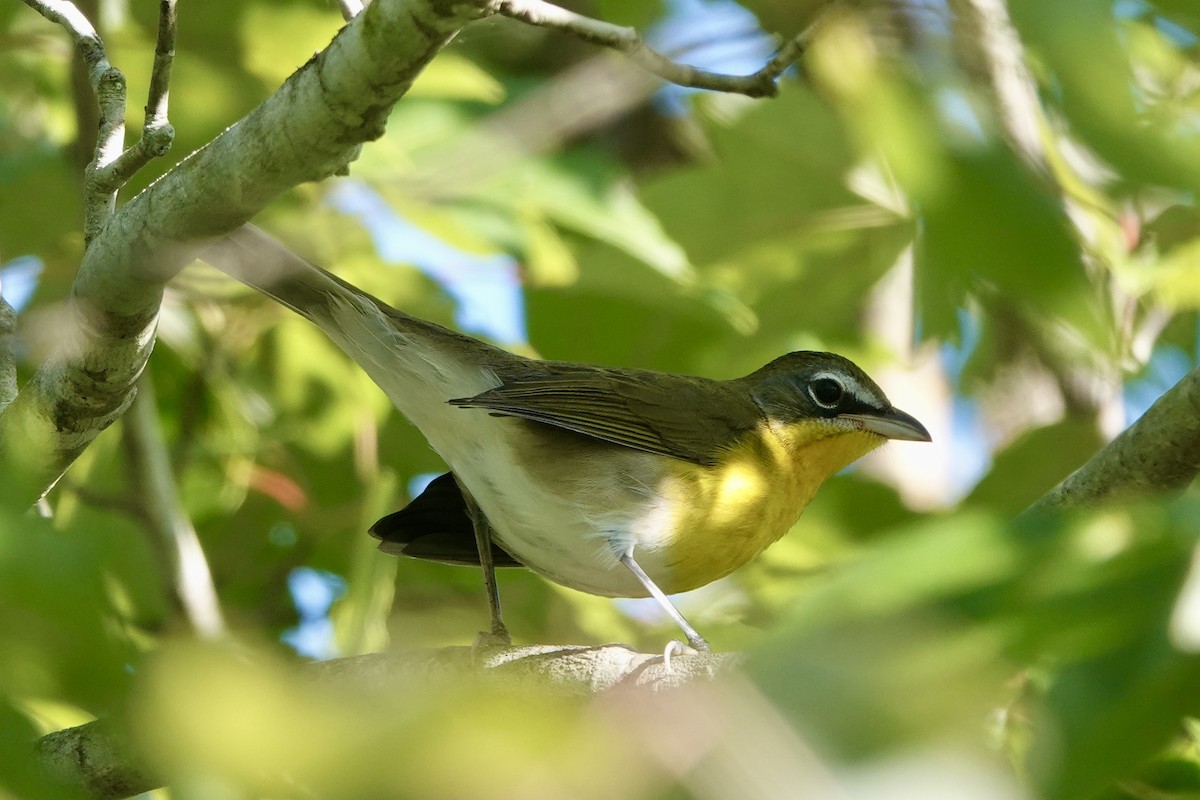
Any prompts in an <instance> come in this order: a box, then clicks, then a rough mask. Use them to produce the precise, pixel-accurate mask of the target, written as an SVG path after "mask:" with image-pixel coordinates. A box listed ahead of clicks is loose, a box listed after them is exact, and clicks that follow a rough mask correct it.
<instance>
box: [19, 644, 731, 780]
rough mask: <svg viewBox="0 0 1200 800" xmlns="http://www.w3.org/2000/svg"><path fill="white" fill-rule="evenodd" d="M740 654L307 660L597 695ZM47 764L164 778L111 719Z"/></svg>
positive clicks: (665, 679) (44, 757)
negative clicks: (141, 757)
mask: <svg viewBox="0 0 1200 800" xmlns="http://www.w3.org/2000/svg"><path fill="white" fill-rule="evenodd" d="M738 658H739V657H738V656H736V655H728V654H716V653H697V654H693V655H686V656H676V657H674V658H672V659H671V662H670V665H669V666H668V665H667V664H666V663H665V662H664V660H663V657H662V655H649V654H646V653H639V652H636V651H633V650H630V649H628V648H626V647H624V646H622V645H605V646H601V647H550V646H542V645H528V646H522V647H505V648H499V649H495V650H486V651H482V653H480V654H478V655H476V654H473V653H472V650H471V648H469V647H451V648H446V649H443V650H421V651H413V652H407V653H403V652H402V653H377V654H372V655H364V656H354V657H351V658H341V659H334V660H331V661H320V662H316V663H313V664H309V665H307V667H306V669H307V670H308V672H309V673H310V675H311V676H312V678H313V679H314V680H316V681H319V682H323V683H326V682H337V683H342V684H344V685H348V686H352V687H355V688H360V687H367V688H368V689H370V688H371V687H380V689H383V688H387V687H395V686H400V685H404V684H422V683H430V682H434V681H436V682H437V683H438V684H439V685H443V684H444V683H445V681H446V680H447V679H448V678H453V679H454V681H455V683H456V684H457V683H460V682H462V681H466V680H470V679H479V680H483V681H488V682H493V683H496V684H497V685H498V686H499V687H500V688H502V689H505V688H511V687H514V686H515V687H521V688H526V689H535V690H541V691H544V692H549V693H552V694H557V695H559V696H566V697H581V698H587V697H592V696H595V695H597V694H600V693H602V692H605V691H607V690H610V689H614V688H616V687H619V686H632V687H639V688H645V689H647V690H651V691H657V690H663V689H670V688H674V687H679V686H683V685H685V684H690V683H698V682H702V681H707V680H711V679H713V678H715V677H717V676H719V675H722V674H729V673H731V672H733V671H734V669H735V668H736V666H737V663H738ZM37 751H38V756H39V758H40V761H41V764H42V766H43V768H44V769H45V770H46V771H47V772H48V773H49V774H50V775H53V776H54V777H56V778H57V779H58V780H59V781H61V782H62V783H64V784H67V785H71V786H77V787H81V788H84V789H86V790H87V791H88V793H89V795H90V796H91V797H94V798H96V800H117V799H118V798H123V797H130V796H132V795H135V794H139V793H141V792H147V791H150V790H151V789H154V788H156V787H158V786H161V785H162V783H161V781H160V780H158V779H156V778H155V777H154V776H153V773H152V771H151V770H150V769H148V768H147V766H146V765H145V764H143V763H141V761H140V760H139V758H138V757H137V755H136V754H135V752H134V751H133V748H132V747H130V745H129V743H128V742H127V741H126V740H125V738H124V737H123V736H122V735H121V734H120V733H119V732H118V731H116V730H115V729H114V727H113V726H112V725H111V724H110V723H108V722H107V721H105V720H96V721H93V722H89V723H87V724H85V725H79V726H77V727H74V728H66V729H63V730H60V731H55V732H54V733H49V734H47V735H45V736H43V737H42V738H41V739H39V740H38V744H37Z"/></svg>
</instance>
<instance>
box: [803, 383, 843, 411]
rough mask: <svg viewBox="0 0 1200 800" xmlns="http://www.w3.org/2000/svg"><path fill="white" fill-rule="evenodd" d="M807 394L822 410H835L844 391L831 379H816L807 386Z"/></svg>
mask: <svg viewBox="0 0 1200 800" xmlns="http://www.w3.org/2000/svg"><path fill="white" fill-rule="evenodd" d="M808 393H809V394H810V395H811V396H812V399H813V400H815V401H816V403H817V405H819V406H822V407H823V408H837V404H838V403H840V402H841V401H842V395H844V394H845V393H846V390H845V389H843V388H842V385H841V384H840V383H838V382H837V381H835V380H834V379H833V378H817V379H816V380H815V381H813V382H812V383H810V384H809V385H808Z"/></svg>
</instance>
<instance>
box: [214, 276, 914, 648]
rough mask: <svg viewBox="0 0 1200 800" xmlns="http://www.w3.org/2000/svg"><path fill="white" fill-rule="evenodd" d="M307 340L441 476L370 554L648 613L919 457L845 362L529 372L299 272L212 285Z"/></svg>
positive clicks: (531, 367)
mask: <svg viewBox="0 0 1200 800" xmlns="http://www.w3.org/2000/svg"><path fill="white" fill-rule="evenodd" d="M223 268H225V269H226V271H229V272H231V273H232V274H234V275H235V276H236V277H239V278H240V279H241V280H243V281H245V282H247V283H250V284H251V285H254V286H256V287H257V288H259V289H260V290H262V291H264V292H266V293H267V294H269V295H271V296H273V297H275V298H276V299H277V300H279V301H280V302H282V303H283V304H285V305H287V306H289V307H291V308H293V309H294V310H296V311H297V312H299V313H300V314H302V315H303V316H304V317H306V318H308V319H309V320H311V321H312V322H314V323H315V324H316V325H317V326H318V327H320V328H321V330H323V331H324V332H325V333H326V334H327V335H328V336H329V337H330V338H331V339H332V340H333V341H334V342H335V343H336V344H337V345H338V346H339V347H340V348H341V349H342V350H344V351H345V352H346V353H347V354H348V355H349V356H350V357H351V358H352V359H353V360H354V361H355V362H357V363H358V364H359V365H361V366H362V367H363V369H365V370H366V371H367V373H368V374H369V375H370V376H371V378H372V379H373V380H374V381H375V383H377V384H378V385H379V386H380V388H382V389H383V391H384V392H385V393H386V394H387V396H388V398H389V399H390V400H391V401H392V403H393V404H394V405H395V406H396V408H397V409H398V410H399V411H400V412H401V413H402V414H404V415H405V416H406V417H408V419H409V420H411V421H412V422H413V424H414V425H416V427H417V428H418V429H419V430H420V431H421V433H422V434H424V436H425V437H426V439H428V441H429V443H430V445H431V446H432V447H433V449H434V450H436V451H437V452H438V454H439V455H440V456H441V457H442V458H443V459H444V460H445V462H446V464H447V465H448V466H449V467H450V472H449V473H447V474H446V475H443V476H441V477H440V478H438V479H436V480H434V481H433V482H432V483H431V484H430V485H429V487H428V488H427V489H426V490H425V492H424V493H423V494H421V495H420V496H419V497H417V498H416V499H415V500H414V501H413V502H412V503H411V504H410V505H409V506H408V507H406V508H405V509H403V510H401V511H398V512H396V513H395V514H391V515H389V516H387V517H384V518H383V519H381V520H380V521H379V522H378V523H376V524H375V525H374V526H373V527H372V530H371V532H372V533H373V534H374V535H375V536H377V537H378V538H379V539H381V543H380V549H381V550H383V551H384V552H388V553H394V554H398V555H405V556H412V557H415V558H423V559H431V560H435V561H442V562H447V563H454V564H472V565H479V566H482V568H483V571H484V578H485V583H486V586H487V591H488V600H489V605H490V608H491V612H492V631H491V633H492V635H493V636H494V637H496V638H499V639H501V640H505V639H507V631H506V630H505V628H504V624H503V621H502V618H501V615H500V604H499V597H498V593H497V591H496V584H495V577H494V573H493V567H495V566H524V567H527V568H529V569H531V570H533V571H534V572H536V573H538V574H540V575H543V576H544V577H546V578H548V579H550V580H552V581H555V582H557V583H560V584H562V585H564V586H569V587H571V588H574V589H578V590H581V591H584V592H590V593H592V594H598V595H607V596H612V597H646V596H653V597H655V598H656V599H657V600H658V601H659V602H660V603H661V604H662V605H663V607H664V609H665V610H666V611H667V612H668V613H669V614H670V615H671V617H672V618H673V619H674V620H675V621H676V623H678V624H679V626H680V627H681V629H682V630H683V631H684V633H685V634H686V636H687V639H688V641H689V643H690V644H691V645H692V646H693V647H695V648H697V649H707V643H706V642H705V641H704V639H703V638H702V637H701V636H700V635H699V634H698V633H697V632H696V630H695V629H694V628H693V627H692V626H691V625H690V624H689V623H688V622H687V620H685V619H684V618H683V616H682V615H681V614H680V613H679V612H678V611H677V610H676V609H675V608H674V606H673V605H672V604H671V602H670V600H669V599H668V598H667V596H666V595H667V594H670V593H674V592H681V591H686V590H688V589H694V588H696V587H699V586H703V585H705V584H707V583H709V582H711V581H714V580H716V579H718V578H721V577H723V576H725V575H728V574H729V573H730V572H732V571H734V570H735V569H737V568H738V567H740V566H742V565H743V564H745V563H746V562H747V561H749V560H750V559H752V558H754V557H755V556H757V555H758V554H759V553H761V552H762V551H763V549H765V548H766V547H767V546H768V545H770V544H771V543H773V542H775V541H776V540H777V539H779V538H780V537H781V536H782V535H783V534H784V533H786V532H787V531H788V530H789V529H790V528H791V527H792V525H793V524H794V523H795V522H796V520H797V518H798V517H799V516H800V513H801V512H802V511H803V510H804V508H805V506H806V505H807V504H808V503H809V501H810V500H811V499H812V497H813V495H814V494H815V493H816V491H817V489H818V488H819V487H820V486H821V484H822V483H823V482H824V481H825V480H826V479H827V478H829V477H830V476H832V475H833V474H835V473H836V472H838V471H839V470H841V469H842V468H843V467H845V466H847V465H848V464H850V463H851V462H853V461H855V460H856V459H858V458H859V457H861V456H863V455H864V454H866V453H867V452H869V451H871V450H873V449H874V448H876V447H878V446H880V445H881V444H883V443H884V442H885V441H887V440H888V439H900V440H910V441H929V438H930V437H929V433H928V432H927V431H926V430H925V428H924V426H922V425H921V423H920V422H918V421H917V420H916V419H914V418H913V417H911V416H910V415H908V414H906V413H904V412H903V411H900V410H899V409H896V408H894V407H893V406H892V404H891V403H890V402H889V401H888V399H887V397H886V396H885V395H884V393H883V391H882V390H881V389H880V388H879V387H878V386H877V385H876V384H875V382H874V381H872V380H871V379H870V378H869V377H868V376H867V375H866V374H865V373H864V372H863V371H862V370H861V369H859V368H858V367H857V366H855V365H854V364H853V363H852V362H850V361H849V360H847V359H845V358H842V357H841V356H837V355H834V354H832V353H823V352H810V351H804V352H795V353H788V354H786V355H783V356H781V357H779V358H777V359H775V360H774V361H772V362H770V363H769V364H767V365H766V366H764V367H762V368H761V369H758V370H756V371H755V372H753V373H751V374H750V375H747V376H745V377H743V378H737V379H734V380H711V379H708V378H701V377H694V376H689V375H675V374H667V373H661V372H653V371H649V370H638V369H620V368H610V367H598V366H592V365H588V364H576V363H569V362H560V361H539V360H534V359H529V358H525V357H522V356H518V355H515V354H513V353H510V352H508V351H505V350H503V349H500V348H498V347H495V346H493V345H490V344H487V343H485V342H482V341H479V340H477V339H474V338H472V337H470V336H466V335H463V334H460V333H456V332H454V331H451V330H448V329H446V328H443V327H441V326H439V325H436V324H434V323H431V322H427V321H424V320H421V319H418V318H416V317H412V316H409V315H407V314H404V313H403V312H400V311H397V310H396V309H394V308H392V307H390V306H388V305H387V304H385V303H383V302H382V301H379V300H377V299H375V298H374V297H371V296H370V295H368V294H366V293H365V292H363V291H361V290H359V289H357V288H356V287H354V286H351V285H350V284H347V283H345V282H344V281H342V280H341V279H339V278H337V277H336V276H333V275H331V274H329V273H327V272H325V271H324V270H321V269H320V268H318V267H315V266H313V265H311V264H307V263H306V262H299V260H294V261H293V262H290V263H289V264H288V265H287V268H286V269H279V270H275V271H274V274H273V275H270V277H268V273H269V272H270V271H266V270H262V269H261V265H259V266H258V267H257V268H256V270H255V271H254V272H251V270H250V268H249V267H247V268H245V269H241V268H238V269H229V268H228V266H227V265H223Z"/></svg>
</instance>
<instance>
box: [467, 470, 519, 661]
mask: <svg viewBox="0 0 1200 800" xmlns="http://www.w3.org/2000/svg"><path fill="white" fill-rule="evenodd" d="M458 488H459V489H460V490H462V496H463V499H464V500H465V501H466V503H467V512H468V513H469V514H470V517H471V527H472V528H474V529H475V546H476V547H478V548H479V567H480V568H481V569H482V570H483V587H484V589H485V590H486V591H487V601H488V612H489V613H490V614H491V617H492V628H491V630H490V631H489V632H487V633H482V632H481V633H480V634H479V639H478V640H476V642H475V644H476V646H480V645H483V646H491V647H507V646H508V645H510V644H512V637H511V636H509V635H508V628H507V627H505V625H504V616H503V615H502V614H501V613H500V588H499V587H498V586H497V585H496V565H495V564H494V563H492V524H491V523H490V522H488V520H487V517H485V516H484V515H483V511H481V510H480V508H479V506H478V505H477V504H476V503H475V498H473V497H471V493H470V492H469V491H467V487H465V486H463V485H462V483H461V482H459V484H458Z"/></svg>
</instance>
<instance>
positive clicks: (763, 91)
mask: <svg viewBox="0 0 1200 800" xmlns="http://www.w3.org/2000/svg"><path fill="white" fill-rule="evenodd" d="M496 10H497V12H498V13H500V14H502V15H504V16H506V17H512V18H513V19H518V20H521V21H522V22H526V23H529V24H530V25H537V26H538V27H542V28H553V29H554V30H559V31H564V32H566V33H570V34H572V35H574V36H578V37H579V38H581V39H583V40H584V41H588V42H591V43H593V44H598V45H601V46H603V47H610V48H612V49H614V50H617V51H619V52H621V53H624V54H625V55H626V56H627V57H628V58H629V60H630V61H632V62H633V63H635V64H637V65H638V66H639V67H641V68H642V69H644V70H646V71H647V72H650V73H652V74H654V75H657V76H658V77H660V78H662V79H663V80H665V81H669V82H671V83H676V84H679V85H680V86H690V87H692V88H695V89H711V90H713V91H717V92H732V93H735V94H744V95H747V96H749V97H774V96H775V95H777V94H779V85H778V84H777V83H776V81H777V80H778V79H779V76H780V75H782V74H783V73H784V72H785V71H787V68H788V67H790V66H791V65H792V64H794V63H795V62H796V60H797V59H798V58H800V56H801V54H803V52H804V42H805V41H806V35H805V34H801V35H800V36H798V37H796V38H794V39H790V40H788V41H787V42H786V43H785V44H784V45H783V47H781V48H780V49H779V51H778V52H776V53H775V55H774V56H773V57H772V58H771V60H770V61H768V62H767V63H766V65H765V66H763V68H762V69H760V70H759V71H758V72H755V73H754V74H752V75H724V74H721V73H719V72H710V71H708V70H704V69H700V68H698V67H693V66H690V65H688V64H679V63H677V62H675V61H672V60H671V59H669V58H667V57H666V56H665V55H663V54H662V53H660V52H658V51H657V50H655V49H653V48H652V47H650V46H649V45H648V44H646V42H645V40H644V39H642V37H641V35H639V34H638V32H637V31H636V30H634V29H633V28H629V27H625V26H622V25H613V24H612V23H610V22H603V21H601V20H598V19H593V18H592V17H586V16H584V15H582V14H577V13H576V12H574V11H570V10H568V9H565V8H562V7H561V6H556V5H554V4H553V3H547V2H545V0H499V2H498V3H497V4H496Z"/></svg>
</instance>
